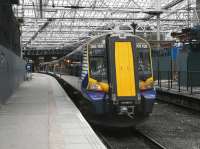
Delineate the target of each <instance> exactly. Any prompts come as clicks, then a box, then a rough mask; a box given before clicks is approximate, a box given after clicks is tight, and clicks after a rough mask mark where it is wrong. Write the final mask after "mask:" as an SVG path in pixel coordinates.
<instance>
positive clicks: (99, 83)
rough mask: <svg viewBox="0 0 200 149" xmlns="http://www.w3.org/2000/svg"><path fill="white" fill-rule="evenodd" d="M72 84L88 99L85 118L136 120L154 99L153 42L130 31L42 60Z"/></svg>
mask: <svg viewBox="0 0 200 149" xmlns="http://www.w3.org/2000/svg"><path fill="white" fill-rule="evenodd" d="M40 70H41V71H43V72H46V73H51V74H53V75H57V76H59V77H61V78H62V79H63V80H65V81H66V82H67V83H68V84H70V85H71V86H72V87H73V88H75V89H76V90H77V91H78V92H79V93H81V95H82V96H83V97H84V99H83V100H86V101H87V103H88V104H89V105H88V107H89V112H88V113H87V114H86V115H90V116H89V121H90V122H94V123H98V124H99V123H100V124H102V125H106V126H117V127H118V126H119V127H128V126H135V125H137V124H138V123H140V122H141V121H143V120H145V119H146V118H148V117H149V115H150V114H151V113H152V110H153V106H154V102H155V99H156V91H155V89H154V79H153V68H152V59H151V47H150V45H149V43H148V42H147V41H146V40H145V39H143V38H141V37H139V36H137V35H134V34H132V33H127V32H125V33H124V32H120V33H108V34H104V35H100V36H97V37H94V38H92V39H91V40H89V41H88V42H87V43H85V44H83V45H81V46H80V47H78V48H77V49H75V50H73V51H72V52H71V53H69V54H67V55H66V56H64V57H62V58H60V59H58V60H54V61H51V62H45V63H41V64H40Z"/></svg>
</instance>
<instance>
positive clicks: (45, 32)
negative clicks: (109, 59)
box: [13, 0, 197, 49]
mask: <svg viewBox="0 0 200 149" xmlns="http://www.w3.org/2000/svg"><path fill="white" fill-rule="evenodd" d="M188 2H189V3H188ZM195 4H196V0H189V1H188V0H20V5H14V6H13V10H14V12H15V15H16V17H17V18H18V19H19V20H21V21H20V22H21V32H22V37H21V38H22V40H21V41H22V47H23V48H24V49H29V48H33V49H34V48H36V49H37V48H38V46H39V47H40V49H41V48H44V49H46V48H47V47H48V48H49V47H53V48H55V47H57V48H63V46H65V43H67V45H69V43H70V42H74V41H76V42H82V40H83V39H88V37H90V36H94V35H96V34H99V33H105V32H108V31H109V30H110V29H111V28H113V26H116V25H121V24H124V23H126V24H131V23H133V22H134V23H136V24H137V25H138V26H137V31H138V32H141V29H142V31H149V32H156V31H157V29H158V28H157V17H156V16H157V15H159V14H160V24H161V26H160V31H161V32H170V31H178V30H180V29H182V28H184V27H187V26H188V24H189V25H194V22H197V17H196V16H195V14H196V13H195V11H196V10H195V7H196V5H195ZM188 8H190V9H188ZM146 28H148V29H150V30H147V29H146ZM37 44H39V45H37ZM48 44H49V45H54V46H49V45H48Z"/></svg>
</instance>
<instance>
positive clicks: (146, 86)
mask: <svg viewBox="0 0 200 149" xmlns="http://www.w3.org/2000/svg"><path fill="white" fill-rule="evenodd" d="M153 86H154V81H153V77H150V78H148V79H147V80H145V81H141V82H140V89H141V90H148V89H152V88H153Z"/></svg>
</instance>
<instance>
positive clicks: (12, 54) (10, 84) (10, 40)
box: [0, 4, 25, 104]
mask: <svg viewBox="0 0 200 149" xmlns="http://www.w3.org/2000/svg"><path fill="white" fill-rule="evenodd" d="M20 49H21V48H20V31H19V25H18V23H17V21H16V19H15V17H14V15H13V12H12V7H11V5H10V4H9V5H8V4H7V5H6V4H0V104H2V103H6V99H8V97H9V96H11V95H12V93H13V92H14V91H15V89H16V88H17V87H18V86H19V84H20V83H21V82H22V81H23V80H24V75H25V62H24V61H23V60H22V59H21V58H20V55H21V54H20Z"/></svg>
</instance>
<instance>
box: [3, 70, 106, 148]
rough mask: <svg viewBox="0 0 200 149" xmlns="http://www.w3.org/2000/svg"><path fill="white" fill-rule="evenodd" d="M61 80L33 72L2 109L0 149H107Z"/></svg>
mask: <svg viewBox="0 0 200 149" xmlns="http://www.w3.org/2000/svg"><path fill="white" fill-rule="evenodd" d="M105 148H106V147H105V146H104V145H103V143H102V142H101V141H100V139H99V138H98V137H97V136H96V134H95V133H94V131H93V130H92V128H90V126H89V124H88V123H87V122H86V120H85V119H84V118H83V116H82V115H81V113H80V112H79V110H78V109H77V108H76V107H75V105H74V104H73V103H72V101H71V99H70V98H69V97H68V96H67V94H66V93H65V91H64V90H63V89H62V88H61V86H60V85H59V84H58V82H57V81H56V80H55V79H54V78H53V77H51V76H48V75H44V74H37V73H36V74H33V79H32V80H31V81H27V82H24V83H23V84H22V85H21V86H20V87H19V89H18V90H17V91H16V93H15V94H14V95H13V96H12V97H10V99H9V100H8V102H7V104H6V105H3V106H2V107H1V108H0V149H105Z"/></svg>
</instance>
